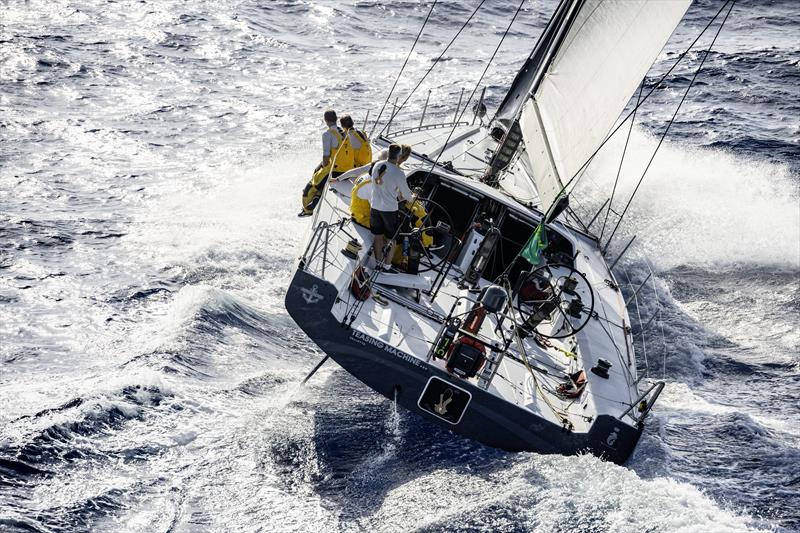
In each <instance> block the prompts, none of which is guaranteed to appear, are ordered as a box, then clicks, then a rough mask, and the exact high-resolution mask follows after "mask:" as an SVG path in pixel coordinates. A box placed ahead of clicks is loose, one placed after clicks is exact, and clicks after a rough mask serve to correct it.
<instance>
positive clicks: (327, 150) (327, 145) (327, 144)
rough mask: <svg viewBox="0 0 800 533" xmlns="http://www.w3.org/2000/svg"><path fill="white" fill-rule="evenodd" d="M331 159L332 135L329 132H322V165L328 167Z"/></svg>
mask: <svg viewBox="0 0 800 533" xmlns="http://www.w3.org/2000/svg"><path fill="white" fill-rule="evenodd" d="M330 160H331V135H330V134H329V133H328V132H325V133H323V134H322V166H323V167H327V166H328V162H329V161H330Z"/></svg>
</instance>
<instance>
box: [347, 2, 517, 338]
mask: <svg viewBox="0 0 800 533" xmlns="http://www.w3.org/2000/svg"><path fill="white" fill-rule="evenodd" d="M485 1H486V0H481V2H480V4H478V6H477V7H476V8H475V10H474V11H473V12H472V14H471V15H470V16H469V18H468V19H467V21H466V22H465V23H464V24H463V25H462V26H461V28H460V29H459V30H458V32H457V33H456V35H455V36H454V37H453V39H452V40H451V41H450V43H449V44H448V45H447V47H446V48H445V49H444V51H443V52H442V54H441V55H440V56H439V59H441V57H442V56H443V55H444V53H445V52H446V51H447V49H448V48H449V47H450V45H451V44H453V41H455V39H456V37H458V35H459V34H460V33H461V32H462V30H463V29H464V28H465V27H466V26H467V24H468V23H469V21H470V20H472V18H473V17H474V16H475V14H476V13H477V12H478V10H479V9H480V7H481V6H482V5H483V3H484V2H485ZM526 1H527V0H521V1H520V3H519V5H518V6H517V10H516V11H515V12H514V16H513V17H512V18H511V22H509V23H508V27H507V28H506V30H505V31H504V32H503V36H502V37H501V38H500V42H499V43H497V47H496V48H495V49H494V53H492V56H491V57H490V58H489V61H488V62H487V63H486V67H485V68H484V69H483V72H482V73H481V76H480V78H478V82H477V83H476V84H475V87H474V88H473V89H472V92H471V93H470V95H469V97H468V98H467V102H466V104H464V108H463V109H462V110H461V114H459V116H458V118H457V119H456V120H455V122H454V123H453V127H452V128H451V130H450V133H449V134H448V135H447V139H446V140H445V142H444V144H443V145H442V147H443V148H442V150H441V151H440V152H439V154H438V155H437V156H436V159H435V160H434V161H433V162H432V164H431V168H430V169H428V173H427V174H426V175H425V179H424V180H423V182H422V188H423V189H424V188H425V185H427V183H428V180H429V179H430V177H431V174H432V173H433V170H434V169H435V168H436V165H438V164H439V159H440V158H441V157H442V154H443V153H444V152H445V148H446V147H447V144H448V143H449V142H450V139H452V137H453V134H454V133H455V131H456V128H457V127H458V123H459V122H461V118H462V117H463V116H464V113H466V111H467V109H468V108H469V103H470V101H472V98H473V97H474V96H475V93H476V92H477V91H478V88H479V87H480V85H481V82H482V81H483V78H484V76H486V72H488V70H489V67H490V66H491V64H492V61H494V58H495V57H496V56H497V52H498V51H499V50H500V47H501V46H502V45H503V41H505V38H506V36H508V32H509V31H511V26H512V25H513V24H514V21H515V20H516V19H517V16H518V15H519V12H520V11H521V10H522V6H523V5H525V2H526ZM439 59H437V60H436V62H434V64H433V65H431V68H429V69H428V72H426V73H425V76H427V75H428V74H429V73H430V72H431V70H433V67H434V66H435V65H436V63H438V61H439ZM425 76H423V78H422V79H423V80H424V79H425ZM421 83H422V80H420V82H419V83H418V84H417V86H416V87H415V88H414V89H413V90H412V91H411V94H413V93H414V91H415V90H416V89H417V87H419V85H420V84H421ZM411 94H409V95H408V98H411ZM408 98H406V100H405V101H404V102H403V104H402V105H400V108H402V107H403V106H404V105H405V104H406V102H407V101H408ZM384 129H386V127H385V126H384ZM381 133H383V130H381ZM407 216H408V215H407V214H405V213H403V219H402V220H401V221H400V223H399V224H398V226H397V230H396V231H395V234H394V235H393V237H392V239H391V240H389V241H388V242H387V244H386V247H385V248H384V250H383V259H384V261H381V262H379V263H377V265H376V267H377V268H375V269H374V270H373V272H371V273H370V277H369V280H368V281H367V283H368V284H369V286H370V287H372V285H373V284H374V283H375V279H376V278H377V277H378V275H379V274H380V271H381V270H382V268H381V267H382V266H383V264H384V262H385V260H386V255H387V254H386V252H387V251H388V250H390V249H391V246H392V243H393V242H394V240H395V239H396V238H397V236H398V234H399V233H400V228H401V227H402V226H403V223H404V222H405V219H406V217H407ZM389 262H390V263H391V258H389ZM363 305H364V302H363V301H362V302H359V303H358V304H357V305H356V306H354V308H353V310H352V311H351V312H350V323H351V324H352V323H353V321H354V320H355V318H356V316H357V315H358V313H360V312H361V308H362V307H363Z"/></svg>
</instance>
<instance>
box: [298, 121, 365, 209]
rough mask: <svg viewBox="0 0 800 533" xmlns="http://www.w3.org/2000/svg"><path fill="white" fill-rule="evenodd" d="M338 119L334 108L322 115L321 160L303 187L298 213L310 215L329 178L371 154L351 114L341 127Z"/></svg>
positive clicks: (342, 122)
mask: <svg viewBox="0 0 800 533" xmlns="http://www.w3.org/2000/svg"><path fill="white" fill-rule="evenodd" d="M336 118H337V117H336V111H334V110H333V109H329V110H327V111H325V113H324V115H323V120H325V125H326V126H327V129H326V130H325V131H324V132H323V133H322V162H321V163H320V164H319V165H318V166H317V168H316V170H314V175H313V176H312V177H311V180H310V181H309V182H308V184H307V185H306V186H305V188H304V189H303V209H302V211H300V213H299V214H298V216H301V217H307V216H310V215H312V214H313V213H314V208H315V207H316V206H317V203H318V202H319V199H320V197H321V196H322V190H323V189H324V188H325V183H326V182H327V181H328V178H329V177H333V178H335V177H337V176H340V175H341V174H342V173H344V172H347V171H348V170H351V169H353V168H354V167H355V166H356V154H358V158H359V159H363V158H364V157H365V152H367V151H368V154H369V155H368V156H366V157H372V150H371V148H370V147H369V142H363V141H362V139H364V140H366V135H364V134H363V132H359V133H358V134H357V133H356V130H355V128H354V127H353V119H352V118H351V117H350V115H344V116H343V117H342V118H341V124H342V128H338V127H337V126H336ZM359 134H360V135H359ZM365 144H366V145H367V146H366V148H365V147H364V145H365Z"/></svg>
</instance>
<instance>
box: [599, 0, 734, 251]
mask: <svg viewBox="0 0 800 533" xmlns="http://www.w3.org/2000/svg"><path fill="white" fill-rule="evenodd" d="M734 4H736V0H732V2H731V7H730V8H729V9H728V12H727V13H726V14H725V18H723V19H722V23H720V25H719V28H717V33H716V34H715V35H714V38H713V39H712V40H711V44H710V45H708V50H706V53H705V54H704V55H703V59H702V60H701V61H700V65H699V66H698V67H697V70H695V71H694V75H693V76H692V79H691V80H690V81H689V86H688V87H687V88H686V91H684V93H683V96H682V97H681V101H680V102H678V107H676V108H675V112H674V113H673V114H672V118H671V119H670V120H669V122H668V123H667V127H666V128H665V129H664V133H662V134H661V138H660V139H659V140H658V144H657V145H656V149H655V150H653V155H652V156H651V157H650V161H648V162H647V166H646V167H645V168H644V172H642V175H641V177H640V178H639V182H638V183H637V184H636V187H635V188H634V189H633V192H632V193H631V196H630V198H628V203H627V204H625V209H623V210H622V214H621V215H620V216H619V219H617V224H616V225H615V226H614V231H612V232H611V235H609V236H608V240H607V241H606V245H605V248H603V250H604V251H605V250H607V249H608V245H609V244H610V243H611V239H613V238H614V235H615V234H616V233H617V229H619V226H620V224H621V223H622V220H623V219H624V218H625V213H627V212H628V208H629V207H630V205H631V202H633V198H634V197H635V196H636V193H637V192H638V191H639V186H640V185H641V184H642V182H643V181H644V178H645V176H646V175H647V171H648V170H649V169H650V165H651V164H652V163H653V160H654V159H655V158H656V154H657V153H658V149H659V148H661V143H663V142H664V139H665V138H666V137H667V133H669V129H670V127H672V124H673V123H674V122H675V117H677V116H678V111H680V109H681V106H682V105H683V102H684V101H685V100H686V97H687V96H688V95H689V91H690V90H691V89H692V86H693V85H694V82H695V80H696V79H697V75H698V74H700V71H701V70H702V69H703V65H704V64H705V62H706V59H708V55H709V54H710V53H711V49H712V48H713V47H714V43H716V42H717V37H719V34H720V32H721V31H722V27H723V26H725V21H727V20H728V16H729V15H730V14H731V11H732V10H733V6H734Z"/></svg>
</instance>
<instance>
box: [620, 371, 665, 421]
mask: <svg viewBox="0 0 800 533" xmlns="http://www.w3.org/2000/svg"><path fill="white" fill-rule="evenodd" d="M665 386H666V383H664V382H663V381H657V382H655V383H653V384H652V385H650V388H649V389H647V391H645V393H644V394H642V395H641V396H639V398H638V399H637V400H636V401H635V402H633V403H632V404H631V405H630V407H628V408H627V409H625V412H624V413H622V414H621V415H619V417H618V418H619V419H620V420H622V419H623V418H625V415H627V414H628V413H630V412H631V410H632V409H633V408H634V407H637V406H638V407H639V412H640V413H641V415H639V417H638V418H637V417H635V416H633V415H631V418H633V419H634V420H635V421H636V422H637V423H639V424H641V423H642V422H644V419H645V418H647V415H649V414H650V410H651V409H652V408H653V405H655V403H656V400H658V397H659V396H660V395H661V391H663V390H664V387H665ZM654 389H655V392H654V393H653V397H652V398H651V399H650V401H645V398H647V397H648V396H649V395H650V393H651V392H653V390H654ZM643 402H644V404H645V405H644V407H642V405H641V404H642V403H643Z"/></svg>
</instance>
